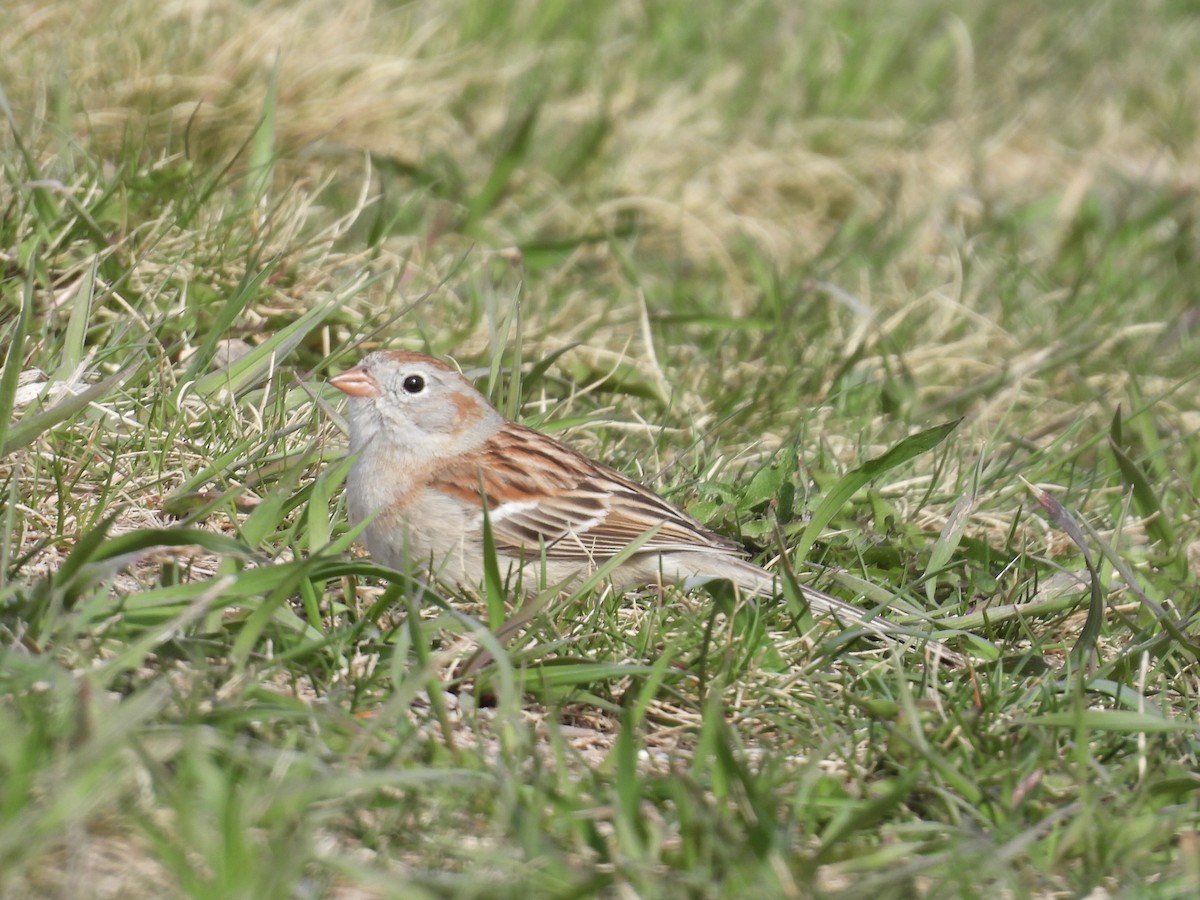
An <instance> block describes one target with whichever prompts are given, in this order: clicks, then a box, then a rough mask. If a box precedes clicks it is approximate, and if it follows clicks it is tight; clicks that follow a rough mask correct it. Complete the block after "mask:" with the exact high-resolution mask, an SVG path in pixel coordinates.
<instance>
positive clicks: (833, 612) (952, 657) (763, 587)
mask: <svg viewBox="0 0 1200 900" xmlns="http://www.w3.org/2000/svg"><path fill="white" fill-rule="evenodd" d="M725 562H727V563H728V564H729V565H728V569H727V571H725V572H723V573H722V575H723V576H724V577H727V578H728V579H729V580H730V581H732V582H733V583H734V584H736V585H737V587H738V589H739V590H742V591H745V592H746V593H748V594H754V595H756V596H759V597H778V596H779V594H780V592H781V590H782V587H781V584H780V578H779V577H778V576H777V575H774V574H772V573H771V572H768V571H767V570H766V569H762V568H759V567H758V566H756V565H754V564H753V563H749V562H746V561H744V560H740V559H727V560H725ZM723 568H724V567H723ZM800 589H801V591H802V592H803V594H804V599H805V602H807V603H808V608H809V609H810V610H811V611H812V614H813V616H814V617H816V618H829V619H833V620H835V621H836V622H839V623H840V624H842V625H844V626H846V627H856V628H861V629H862V630H863V631H866V632H869V633H870V634H873V635H875V636H877V637H879V638H882V639H883V640H885V641H887V642H888V643H891V644H916V643H919V642H922V641H923V642H924V645H925V650H926V652H928V653H932V654H935V655H936V656H938V657H940V658H941V659H942V660H943V661H944V662H946V663H949V664H951V665H962V664H963V663H964V662H965V661H966V660H965V657H963V655H962V654H961V653H959V652H957V651H956V650H952V649H950V648H949V647H947V646H946V645H945V644H943V643H942V642H940V641H936V640H933V639H932V638H930V637H928V636H927V635H924V634H922V633H920V632H919V631H917V630H915V629H910V628H906V627H904V626H902V625H897V624H896V623H894V622H890V621H888V620H887V619H884V618H881V617H880V616H877V615H872V614H871V613H870V612H868V611H867V610H865V609H863V608H862V607H859V606H855V605H854V604H853V603H847V602H846V601H845V600H840V599H838V598H837V597H834V596H831V595H830V594H826V593H825V592H824V591H819V590H817V589H816V588H813V587H809V586H808V585H801V587H800Z"/></svg>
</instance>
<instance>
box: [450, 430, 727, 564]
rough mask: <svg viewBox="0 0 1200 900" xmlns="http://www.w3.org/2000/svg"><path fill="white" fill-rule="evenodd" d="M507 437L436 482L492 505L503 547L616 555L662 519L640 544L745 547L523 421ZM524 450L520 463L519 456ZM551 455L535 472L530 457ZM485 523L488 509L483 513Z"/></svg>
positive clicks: (556, 554)
mask: <svg viewBox="0 0 1200 900" xmlns="http://www.w3.org/2000/svg"><path fill="white" fill-rule="evenodd" d="M502 435H503V440H495V439H493V441H492V442H490V443H489V445H487V446H485V447H484V452H483V458H484V465H476V466H473V467H471V468H470V469H469V470H468V468H467V467H466V466H464V465H462V464H452V465H449V466H447V467H445V468H444V469H443V470H442V471H441V472H440V473H438V475H437V476H436V477H435V478H434V481H433V483H432V485H431V486H432V487H433V488H435V489H437V490H441V491H443V492H445V493H447V494H451V495H453V496H458V497H461V498H463V499H467V498H468V497H469V498H470V499H472V500H478V498H479V497H480V496H481V494H482V497H483V498H484V499H485V500H486V502H487V505H488V509H489V510H491V511H492V513H493V514H492V516H491V527H492V537H493V539H494V540H495V542H496V549H497V550H499V551H501V552H503V553H506V554H509V555H515V556H522V555H532V554H540V553H541V552H542V548H544V549H545V554H546V558H547V559H551V560H562V561H572V562H596V561H600V560H603V559H605V558H607V557H610V556H612V555H614V554H616V553H618V552H620V551H621V550H622V549H624V548H625V547H626V546H628V545H629V543H630V542H632V541H634V540H636V539H637V538H639V537H641V536H642V535H644V534H645V533H646V532H647V531H650V530H651V529H652V528H655V527H657V528H658V531H657V532H656V533H655V534H654V536H653V537H651V538H650V539H649V540H648V541H647V542H646V543H645V544H644V545H643V547H642V549H641V551H640V552H644V553H661V552H664V551H670V550H703V549H713V550H720V551H723V552H725V553H733V554H741V553H742V549H741V547H740V546H739V545H738V544H736V543H735V542H733V541H731V540H729V539H728V538H726V537H723V536H722V535H719V534H716V533H715V532H712V531H710V530H709V529H707V528H705V527H704V526H703V525H701V524H700V523H699V522H697V521H696V520H695V519H693V518H692V517H691V516H689V515H687V514H686V513H684V512H682V511H680V510H678V509H676V508H675V507H674V506H672V505H671V504H670V503H668V502H667V501H665V500H663V499H662V498H661V497H659V496H658V495H657V494H654V493H653V492H652V491H650V490H648V489H646V488H644V487H642V486H641V485H640V484H637V483H636V482H634V481H631V480H630V479H628V478H626V477H625V476H624V475H622V474H621V473H619V472H617V471H615V470H613V469H610V468H608V467H607V466H603V465H601V464H600V463H595V462H592V461H590V460H588V459H586V458H585V457H583V456H582V455H580V454H579V453H576V452H575V451H574V450H572V449H570V448H569V447H567V446H565V445H562V444H556V445H555V447H554V451H555V452H554V454H553V455H550V453H548V452H547V448H546V440H547V439H546V438H545V436H543V435H540V434H538V433H537V432H535V431H532V430H531V429H528V428H525V427H524V426H521V425H514V424H510V425H509V426H507V427H506V428H505V430H504V432H502ZM517 456H524V457H525V464H524V465H520V464H518V463H516V462H515V461H514V457H517ZM531 459H532V460H533V461H535V462H536V461H537V460H545V461H546V463H547V465H545V466H539V467H538V477H537V479H536V481H535V479H534V478H533V477H532V476H531V474H530V471H529V461H530V460H531ZM480 528H481V529H482V516H481V517H480Z"/></svg>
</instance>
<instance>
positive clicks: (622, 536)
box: [330, 350, 958, 660]
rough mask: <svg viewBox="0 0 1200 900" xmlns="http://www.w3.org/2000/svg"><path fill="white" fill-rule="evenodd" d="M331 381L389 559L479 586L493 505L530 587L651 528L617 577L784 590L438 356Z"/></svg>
mask: <svg viewBox="0 0 1200 900" xmlns="http://www.w3.org/2000/svg"><path fill="white" fill-rule="evenodd" d="M330 381H331V383H332V384H333V385H334V386H335V387H337V388H338V389H339V390H342V391H344V392H345V393H346V394H348V395H349V397H350V410H349V420H350V449H351V452H354V453H357V454H358V458H357V460H356V461H355V463H354V465H353V467H352V468H351V471H350V476H349V478H348V480H347V497H348V504H347V505H348V509H349V513H350V517H351V519H352V521H354V522H359V521H362V520H364V519H367V518H371V521H370V522H369V524H368V525H367V528H366V530H365V532H364V540H365V543H366V545H367V549H368V550H370V552H371V554H372V555H373V556H374V557H375V558H376V559H378V560H379V561H380V562H382V563H384V564H385V565H389V566H393V567H397V568H404V567H406V566H408V565H410V564H419V565H424V566H428V567H429V568H430V570H431V571H432V572H433V573H434V574H436V575H437V576H439V577H441V578H444V579H445V580H447V581H449V582H452V583H458V584H463V585H468V586H478V585H479V584H480V583H481V582H482V580H483V523H484V509H485V506H486V510H487V516H488V520H489V522H490V526H491V530H492V535H493V539H494V542H495V548H496V554H497V556H498V557H499V561H500V562H501V564H502V567H505V568H508V569H509V570H510V571H512V570H516V569H525V573H524V575H523V577H522V578H521V581H520V583H521V584H522V585H524V587H525V589H526V590H527V591H530V592H532V591H534V590H536V589H537V587H538V581H539V576H540V575H542V574H544V576H545V581H546V583H548V584H568V583H570V582H571V581H572V580H576V579H580V578H583V577H585V576H586V575H587V574H588V573H589V572H591V571H594V570H595V569H596V567H598V566H600V565H602V564H604V563H605V562H606V561H607V560H609V559H611V558H612V557H613V556H615V555H616V554H618V553H620V552H621V551H622V550H624V549H625V548H627V547H628V546H629V544H630V543H632V542H633V541H636V540H638V539H640V538H644V539H645V542H644V543H643V544H642V545H641V546H640V547H639V548H638V549H637V551H636V552H634V553H633V554H631V555H630V556H629V557H628V558H627V559H625V560H624V561H623V562H622V563H621V564H620V565H619V566H618V567H617V568H616V569H615V570H614V571H613V572H612V573H611V578H612V581H613V583H614V585H616V586H617V587H618V588H624V587H630V586H634V585H638V584H649V583H655V582H663V583H682V584H684V585H693V584H701V583H703V582H705V581H710V580H714V579H728V580H730V581H732V582H734V584H736V585H737V586H738V587H739V588H740V589H741V590H743V591H748V592H751V593H754V594H758V595H766V596H769V595H772V594H774V593H775V592H776V584H775V578H774V576H772V575H771V573H770V572H767V571H766V570H764V569H761V568H759V567H758V566H755V565H753V564H751V563H749V562H747V561H746V560H745V559H743V558H742V557H743V556H744V555H745V554H744V552H743V551H742V549H741V547H740V546H739V545H738V544H737V543H735V542H734V541H731V540H729V539H728V538H726V537H723V536H722V535H719V534H717V533H715V532H713V531H711V530H710V529H708V528H706V527H705V526H704V525H702V524H701V523H700V522H698V521H696V520H695V519H693V518H692V517H691V516H689V515H688V514H687V513H685V512H683V511H682V510H680V509H678V508H676V507H675V506H673V505H672V504H670V503H668V502H667V501H666V500H663V499H662V498H661V497H659V496H658V495H657V494H655V493H653V492H652V491H650V490H648V489H647V488H645V487H643V486H642V485H640V484H637V483H636V482H634V481H632V480H630V479H629V478H626V477H625V476H624V475H622V474H621V473H619V472H617V471H615V470H614V469H611V468H609V467H608V466H605V465H603V464H602V463H598V462H595V461H593V460H590V459H588V458H587V457H585V456H583V455H582V454H580V453H578V452H577V451H575V450H572V449H571V448H570V447H568V446H566V445H565V444H563V443H561V442H559V441H557V440H555V439H554V438H552V437H549V436H548V435H545V434H542V433H541V432H538V431H534V430H533V429H531V428H527V427H525V426H524V425H519V424H517V423H515V422H509V421H507V420H506V419H505V418H504V417H503V416H501V415H500V413H499V412H497V411H496V410H495V409H494V408H493V407H492V406H491V404H489V403H488V402H487V401H486V400H485V399H484V398H483V396H482V395H481V394H480V393H479V392H478V391H476V390H475V388H474V387H473V386H472V385H471V383H470V382H469V381H467V379H466V378H464V377H463V376H462V375H461V374H459V373H458V372H456V371H455V370H454V369H452V368H451V367H449V366H447V365H446V364H445V363H443V362H440V361H439V360H436V359H433V358H432V357H429V356H425V355H423V354H420V353H412V352H409V351H403V350H393V351H382V352H377V353H372V354H370V355H369V356H367V357H366V358H365V359H364V360H363V361H362V362H361V363H360V364H359V365H358V366H355V367H354V368H352V369H349V370H347V371H346V372H343V373H342V374H340V375H338V376H336V377H334V378H332V379H331V380H330ZM647 534H649V537H646V535H647ZM804 591H805V596H806V598H807V600H808V603H809V606H810V608H811V609H812V610H813V612H814V613H815V614H818V615H826V616H834V617H837V618H839V619H841V620H843V621H845V622H847V623H850V624H855V625H858V626H860V627H862V628H864V629H866V630H868V631H871V632H873V633H875V634H878V635H881V636H884V637H887V638H889V639H898V638H899V636H901V635H902V634H903V632H902V631H901V630H900V629H898V628H897V626H894V625H892V624H891V623H888V622H884V621H881V620H879V619H874V618H868V617H867V616H866V614H865V613H864V611H863V610H861V609H859V608H858V607H856V606H854V605H852V604H849V603H846V602H845V601H843V600H839V599H837V598H836V597H831V596H829V595H828V594H824V593H822V592H820V591H816V590H813V589H811V588H805V589H804ZM930 646H934V647H936V648H937V650H938V653H939V655H941V656H942V657H943V658H947V659H951V660H954V659H957V658H958V656H957V654H955V653H954V652H953V651H951V650H949V649H947V648H944V647H942V646H941V645H939V644H936V642H931V643H930Z"/></svg>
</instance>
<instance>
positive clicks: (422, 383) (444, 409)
mask: <svg viewBox="0 0 1200 900" xmlns="http://www.w3.org/2000/svg"><path fill="white" fill-rule="evenodd" d="M358 371H359V373H360V374H359V377H358V380H359V381H360V382H361V385H362V386H361V388H360V389H359V391H358V392H357V393H355V394H352V396H351V403H350V426H351V428H350V431H351V434H350V437H351V447H352V448H353V449H358V448H359V447H361V446H363V445H364V444H365V443H366V442H367V441H369V440H372V439H374V438H375V437H376V436H377V435H383V436H384V440H386V442H387V443H388V444H389V445H390V446H392V447H393V449H394V450H396V451H399V452H408V453H420V452H424V453H433V454H435V455H439V456H440V455H444V454H445V453H446V452H447V451H448V450H449V449H450V448H452V447H454V446H455V445H457V444H464V443H465V444H470V443H473V441H472V438H473V437H474V436H475V434H476V433H477V432H478V431H480V430H481V429H494V428H495V427H498V426H499V424H500V423H501V422H502V421H503V420H502V419H501V417H500V415H499V413H497V412H496V411H495V410H494V409H492V407H491V406H490V405H489V404H488V403H487V401H486V400H484V399H483V397H482V396H481V395H480V394H479V393H478V391H476V390H475V388H474V387H472V386H471V384H470V383H469V382H468V381H467V380H466V379H465V378H463V377H462V376H461V375H460V374H458V372H455V371H454V370H453V369H450V368H449V367H447V366H446V365H444V364H443V363H440V362H438V361H437V360H434V359H430V358H429V357H426V356H422V355H420V354H415V353H407V352H404V351H381V352H377V353H372V354H371V355H370V356H368V357H367V358H366V359H364V360H363V361H362V363H360V364H359V366H358Z"/></svg>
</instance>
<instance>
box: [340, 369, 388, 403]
mask: <svg viewBox="0 0 1200 900" xmlns="http://www.w3.org/2000/svg"><path fill="white" fill-rule="evenodd" d="M329 383H330V384H332V385H333V386H334V387H335V388H337V389H338V390H339V391H341V392H342V393H343V394H349V395H350V396H351V397H378V396H379V385H378V383H376V381H375V379H374V378H372V377H371V373H370V372H368V371H367V370H366V369H364V368H363V367H362V366H355V367H354V368H353V369H347V370H346V371H345V372H343V373H342V374H341V375H334V376H333V377H332V378H330V379H329Z"/></svg>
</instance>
